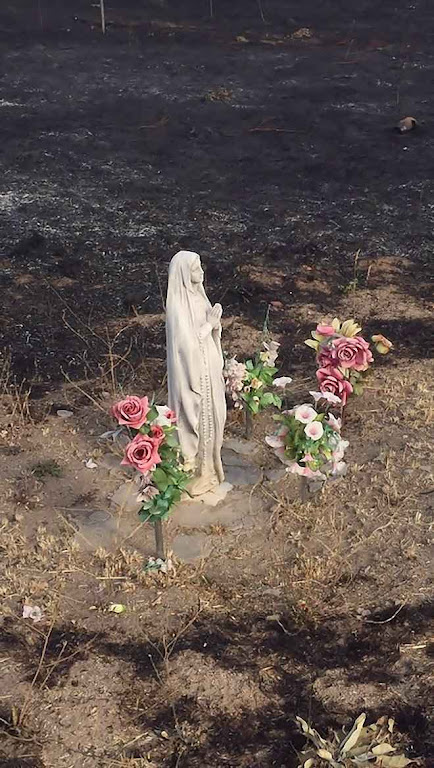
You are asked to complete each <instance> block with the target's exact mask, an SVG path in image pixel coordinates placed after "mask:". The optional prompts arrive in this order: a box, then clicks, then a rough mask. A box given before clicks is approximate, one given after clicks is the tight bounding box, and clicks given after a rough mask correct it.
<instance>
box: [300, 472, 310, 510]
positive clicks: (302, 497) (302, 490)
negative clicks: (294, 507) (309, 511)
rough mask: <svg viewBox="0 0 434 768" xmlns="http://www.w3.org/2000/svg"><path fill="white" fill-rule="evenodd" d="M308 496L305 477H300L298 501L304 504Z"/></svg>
mask: <svg viewBox="0 0 434 768" xmlns="http://www.w3.org/2000/svg"><path fill="white" fill-rule="evenodd" d="M308 496H309V486H308V484H307V477H300V501H301V503H302V504H306V502H307V500H308Z"/></svg>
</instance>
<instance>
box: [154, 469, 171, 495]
mask: <svg viewBox="0 0 434 768" xmlns="http://www.w3.org/2000/svg"><path fill="white" fill-rule="evenodd" d="M152 482H153V483H154V485H156V486H157V488H158V490H159V491H161V492H163V491H165V490H166V488H167V486H168V485H169V478H168V477H167V475H166V473H165V471H164V469H161V467H157V468H156V469H154V471H153V473H152Z"/></svg>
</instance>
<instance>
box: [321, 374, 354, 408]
mask: <svg viewBox="0 0 434 768" xmlns="http://www.w3.org/2000/svg"><path fill="white" fill-rule="evenodd" d="M316 377H317V379H318V382H319V388H320V390H321V392H331V393H332V394H333V395H337V396H338V397H340V398H341V401H342V405H345V403H346V402H347V398H348V395H351V393H352V391H353V388H352V386H351V384H350V382H349V381H348V379H346V378H345V377H344V375H343V374H342V373H341V372H340V371H339V370H338V369H337V368H319V369H318V370H317V372H316Z"/></svg>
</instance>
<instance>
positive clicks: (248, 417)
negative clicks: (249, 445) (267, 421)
mask: <svg viewBox="0 0 434 768" xmlns="http://www.w3.org/2000/svg"><path fill="white" fill-rule="evenodd" d="M244 420H245V427H246V429H245V438H246V440H250V438H251V437H252V435H253V414H252V412H251V410H250V408H249V407H248V406H246V407H245V408H244Z"/></svg>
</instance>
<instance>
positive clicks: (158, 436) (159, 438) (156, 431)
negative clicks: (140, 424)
mask: <svg viewBox="0 0 434 768" xmlns="http://www.w3.org/2000/svg"><path fill="white" fill-rule="evenodd" d="M151 434H152V437H153V439H154V440H156V442H157V443H158V446H160V445H161V443H162V442H163V440H164V438H165V434H164V430H163V429H162V428H161V427H160V425H159V424H152V426H151Z"/></svg>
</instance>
